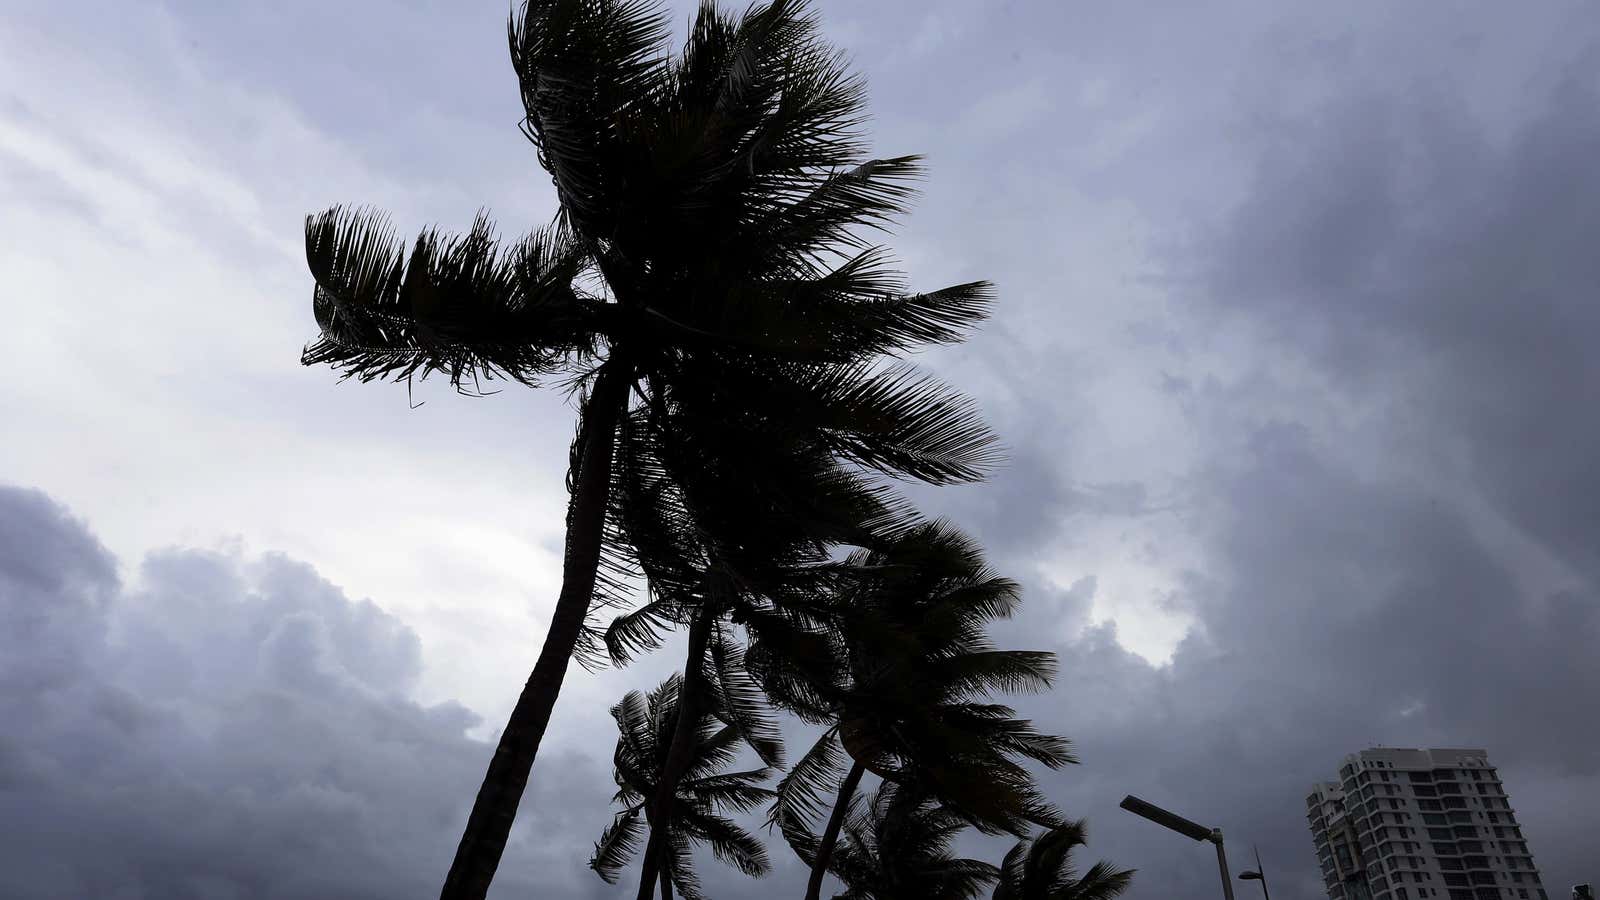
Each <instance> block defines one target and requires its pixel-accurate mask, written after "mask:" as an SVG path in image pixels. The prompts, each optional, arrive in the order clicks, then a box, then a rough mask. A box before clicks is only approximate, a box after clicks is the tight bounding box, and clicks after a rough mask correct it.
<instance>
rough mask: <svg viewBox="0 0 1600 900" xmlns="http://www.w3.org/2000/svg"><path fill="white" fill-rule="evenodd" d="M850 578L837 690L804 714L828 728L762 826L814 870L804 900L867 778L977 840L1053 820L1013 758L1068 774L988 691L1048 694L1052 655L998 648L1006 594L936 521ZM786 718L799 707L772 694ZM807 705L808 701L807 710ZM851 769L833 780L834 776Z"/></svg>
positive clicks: (869, 557) (1053, 749)
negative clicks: (962, 826) (897, 789)
mask: <svg viewBox="0 0 1600 900" xmlns="http://www.w3.org/2000/svg"><path fill="white" fill-rule="evenodd" d="M846 568H847V569H852V570H854V572H855V574H856V576H857V577H855V578H854V579H851V580H850V581H849V582H847V583H846V587H845V589H844V590H843V591H842V592H841V595H840V596H839V598H838V600H837V602H838V603H839V604H840V609H839V616H840V625H839V630H838V634H839V635H840V640H841V655H842V657H843V659H842V661H841V665H840V666H839V668H838V673H839V676H838V680H837V682H836V683H835V684H833V685H828V686H824V687H822V688H820V689H819V690H818V691H817V696H818V698H820V700H821V702H822V704H823V705H822V707H821V708H820V709H813V710H811V712H812V713H813V714H816V713H821V714H823V715H831V717H832V718H833V724H832V725H831V726H830V727H828V728H827V730H825V731H824V732H823V734H822V736H821V738H820V739H819V740H818V741H817V743H816V744H815V745H814V746H813V747H812V748H811V750H810V751H809V752H808V753H807V754H806V755H805V757H803V758H802V759H801V760H800V761H799V762H797V763H796V764H795V766H794V768H793V769H792V770H791V771H790V772H789V774H788V775H786V776H785V777H784V778H783V780H782V781H780V782H779V785H778V798H777V803H776V804H775V806H774V808H773V811H772V820H773V821H774V822H775V823H776V824H778V825H779V826H780V827H781V828H782V830H783V832H784V835H785V837H787V838H788V839H789V841H790V844H791V846H793V847H794V849H795V850H796V852H797V853H798V854H799V855H800V857H801V858H802V859H803V860H805V861H806V862H808V863H809V864H810V865H811V867H812V872H811V878H810V883H809V884H808V886H807V891H806V897H807V898H808V900H817V898H818V897H819V896H820V894H821V889H822V880H823V875H824V873H825V872H827V871H828V869H829V867H830V856H831V854H832V852H833V848H834V845H835V841H836V840H837V838H838V835H839V833H840V829H841V826H842V825H843V823H844V820H845V819H846V817H847V815H848V810H849V808H850V804H851V802H852V799H853V796H854V793H855V791H856V789H857V787H858V786H859V784H860V781H861V778H862V776H863V775H864V774H865V773H866V772H869V771H870V772H872V773H874V774H875V775H877V776H879V777H881V778H883V779H885V780H887V781H890V782H902V783H913V782H914V783H916V784H917V785H919V790H920V791H922V792H923V793H925V794H926V795H927V796H928V797H930V798H932V799H934V800H937V801H938V802H939V803H940V804H941V807H942V808H943V809H945V811H946V812H947V813H948V814H949V815H952V816H956V817H958V818H960V819H961V820H962V821H965V822H967V823H968V824H971V825H973V826H975V827H977V828H978V829H979V830H981V831H984V832H986V833H1000V832H1010V833H1013V834H1019V835H1020V834H1023V833H1026V830H1027V829H1028V828H1029V827H1030V825H1033V824H1043V825H1046V826H1047V827H1048V826H1051V825H1055V824H1058V823H1059V822H1061V821H1062V818H1061V815H1060V813H1059V812H1057V811H1056V810H1054V809H1053V808H1052V807H1051V806H1050V805H1049V804H1048V803H1047V802H1045V801H1044V799H1043V798H1042V797H1041V796H1040V795H1039V793H1038V791H1037V789H1036V788H1035V787H1034V784H1033V778H1032V776H1031V775H1030V774H1029V772H1028V771H1027V769H1026V768H1024V767H1023V766H1022V764H1021V763H1019V762H1018V758H1023V759H1031V760H1034V761H1036V762H1040V763H1043V764H1044V765H1046V766H1049V767H1051V768H1057V767H1060V766H1062V765H1066V764H1068V763H1071V762H1075V760H1074V759H1073V757H1072V755H1071V751H1070V747H1069V745H1068V744H1067V742H1066V741H1065V740H1063V739H1061V738H1057V737H1052V736H1049V735H1043V734H1040V733H1039V732H1037V731H1036V730H1034V728H1033V726H1032V724H1031V723H1029V722H1027V721H1026V720H1021V719H1017V718H1016V717H1015V716H1014V714H1013V711H1012V710H1011V709H1010V708H1009V707H1006V706H1002V705H999V704H995V703H991V702H987V701H988V697H989V695H990V693H991V692H994V691H1017V690H1037V689H1042V688H1044V687H1047V686H1048V685H1049V682H1050V678H1051V677H1052V675H1053V674H1054V670H1055V660H1054V657H1053V656H1052V655H1051V654H1049V653H1040V652H1031V651H1019V650H999V649H996V648H995V647H994V646H993V644H992V643H991V642H990V641H989V639H988V637H987V635H986V633H985V626H986V625H987V623H988V622H989V620H991V619H993V618H996V617H999V616H1005V615H1009V614H1010V612H1011V611H1012V610H1013V609H1014V607H1015V606H1016V604H1017V602H1018V594H1017V587H1016V585H1015V583H1013V582H1011V581H1009V580H1007V579H1004V578H1000V577H998V576H996V575H994V574H993V573H992V572H990V571H988V570H987V569H986V568H985V567H984V563H983V557H982V554H981V552H980V551H979V549H978V548H977V546H976V545H975V544H973V543H972V542H971V541H970V540H968V539H967V538H966V537H964V536H963V535H961V534H960V533H958V532H956V531H955V530H954V529H952V528H950V527H949V526H947V525H944V524H942V523H937V522H935V523H931V524H928V525H924V526H920V527H918V528H915V529H913V530H911V531H910V532H908V533H907V534H905V535H904V536H902V537H901V538H899V539H898V540H896V541H894V542H893V543H892V544H890V545H889V546H887V547H886V548H884V549H881V550H877V551H865V552H859V553H857V554H856V555H855V556H853V557H852V558H851V559H850V560H849V562H848V563H847V566H846ZM774 695H775V697H777V698H778V700H779V701H780V702H781V703H783V704H784V705H786V706H789V707H791V708H795V707H799V706H804V705H805V703H804V700H805V698H798V699H799V701H801V702H797V698H795V697H793V696H791V695H789V694H788V693H787V692H785V691H784V690H782V689H781V688H780V689H778V690H776V691H774ZM813 702H814V701H813ZM847 759H848V760H849V764H848V769H847V771H846V772H845V774H844V777H843V779H842V781H840V780H839V772H840V769H841V768H845V761H846V760H847ZM835 785H837V788H836V790H837V799H836V800H835V801H834V804H833V812H832V815H831V816H830V817H829V819H828V823H827V826H826V828H825V829H824V831H823V833H822V835H821V837H820V839H818V838H815V837H813V836H812V832H811V825H812V822H813V821H814V820H815V818H816V816H817V815H818V814H820V811H821V809H822V805H823V802H824V800H823V798H824V797H825V796H826V795H827V794H828V793H830V792H832V791H833V790H834V789H835V788H834V786H835Z"/></svg>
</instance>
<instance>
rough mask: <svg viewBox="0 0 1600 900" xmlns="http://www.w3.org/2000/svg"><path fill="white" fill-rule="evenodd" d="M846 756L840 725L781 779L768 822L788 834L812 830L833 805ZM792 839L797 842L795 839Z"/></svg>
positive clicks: (808, 751) (817, 743)
mask: <svg viewBox="0 0 1600 900" xmlns="http://www.w3.org/2000/svg"><path fill="white" fill-rule="evenodd" d="M845 759H846V757H845V754H844V748H843V747H842V746H840V744H839V731H838V728H837V727H834V728H830V729H828V730H827V731H824V732H823V733H822V735H821V736H820V737H818V738H817V741H816V743H814V744H812V745H811V749H810V750H807V751H806V754H805V756H802V757H800V759H799V760H798V761H796V762H795V764H794V767H793V768H791V769H790V770H789V773H788V774H787V775H785V776H783V778H782V779H780V780H779V781H778V785H777V797H776V800H775V802H774V803H773V806H772V810H771V812H770V813H768V815H767V824H768V825H769V826H770V825H774V824H776V825H777V826H778V827H779V828H780V829H781V830H782V831H783V834H784V837H785V838H789V837H790V836H791V834H793V835H797V836H798V835H809V834H811V832H812V831H813V829H814V828H815V825H816V822H817V821H818V820H819V819H820V818H821V817H822V815H823V813H824V811H825V810H826V809H828V808H829V803H830V798H831V797H832V796H833V795H834V794H836V793H837V792H838V789H839V781H840V779H841V778H843V777H844V769H845ZM790 843H791V845H793V844H794V841H793V840H791V841H790ZM795 849H796V852H799V850H800V848H799V847H796V848H795ZM802 858H803V856H802Z"/></svg>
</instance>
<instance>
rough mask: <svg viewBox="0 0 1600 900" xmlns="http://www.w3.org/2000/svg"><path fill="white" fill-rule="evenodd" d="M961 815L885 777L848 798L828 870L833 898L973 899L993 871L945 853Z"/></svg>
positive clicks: (992, 878)
mask: <svg viewBox="0 0 1600 900" xmlns="http://www.w3.org/2000/svg"><path fill="white" fill-rule="evenodd" d="M966 827H967V822H966V820H965V819H964V818H963V817H962V816H959V815H957V814H956V813H954V812H952V811H951V810H950V809H949V808H947V807H943V806H940V805H939V804H938V803H937V802H935V801H934V800H932V799H931V798H929V797H928V796H927V795H926V794H922V793H919V792H918V791H917V790H915V789H914V788H908V787H903V786H899V785H896V784H894V783H892V782H885V783H884V784H883V785H882V786H881V787H879V788H878V791H877V793H876V794H875V795H874V796H873V798H872V800H871V802H870V803H860V802H855V803H853V804H852V808H851V811H850V815H849V818H848V819H847V821H846V823H845V826H844V833H843V836H842V837H841V838H840V841H839V847H838V850H837V851H836V852H835V861H834V864H833V865H834V871H835V872H836V873H837V874H838V875H839V878H840V880H842V881H843V882H844V883H845V890H844V892H843V893H840V894H837V895H835V900H976V898H977V897H979V896H980V895H981V894H982V893H983V890H984V888H986V887H988V886H989V885H990V884H993V883H994V882H995V880H996V879H997V878H998V877H999V874H1000V873H999V871H998V870H997V869H995V867H994V866H992V865H990V864H989V863H986V862H981V861H979V860H975V859H962V858H960V857H957V856H954V855H953V854H952V853H951V850H950V845H951V843H952V842H953V841H954V840H955V837H956V835H958V834H960V833H961V831H962V829H964V828H966Z"/></svg>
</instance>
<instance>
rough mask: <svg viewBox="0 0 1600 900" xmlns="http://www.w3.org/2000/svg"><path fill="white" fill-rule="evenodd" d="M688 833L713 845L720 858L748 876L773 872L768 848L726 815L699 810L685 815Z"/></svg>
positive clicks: (685, 827)
mask: <svg viewBox="0 0 1600 900" xmlns="http://www.w3.org/2000/svg"><path fill="white" fill-rule="evenodd" d="M683 829H684V831H685V833H686V834H688V835H690V836H692V837H694V838H697V839H699V840H702V841H704V842H706V843H707V844H709V845H710V846H711V852H712V853H713V854H715V856H716V857H717V859H719V860H721V861H722V862H724V863H727V864H728V865H730V866H733V867H734V868H736V869H738V870H739V871H740V872H743V873H744V874H746V875H752V876H757V877H759V876H762V875H765V874H767V873H768V872H769V871H771V870H772V865H771V863H770V862H768V860H767V849H766V847H764V846H762V844H761V841H759V840H757V839H756V837H755V836H754V835H752V834H751V833H750V832H748V831H746V830H744V829H743V828H741V827H739V826H738V825H737V824H735V823H734V822H733V820H731V819H728V818H725V817H723V816H718V815H713V814H709V813H701V812H696V811H686V812H685V813H684V815H683Z"/></svg>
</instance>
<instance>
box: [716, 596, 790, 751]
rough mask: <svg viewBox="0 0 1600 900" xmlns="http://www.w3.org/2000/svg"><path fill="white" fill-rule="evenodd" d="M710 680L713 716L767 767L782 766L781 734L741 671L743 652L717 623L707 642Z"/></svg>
mask: <svg viewBox="0 0 1600 900" xmlns="http://www.w3.org/2000/svg"><path fill="white" fill-rule="evenodd" d="M710 649H711V667H710V669H711V671H710V673H709V674H710V675H711V676H712V677H711V679H710V682H711V688H712V693H713V696H714V697H715V706H714V709H715V714H716V715H717V716H718V717H719V718H721V719H723V721H726V722H727V723H728V724H730V725H732V726H734V727H735V728H737V729H738V730H739V734H740V736H741V737H743V738H744V740H745V743H747V744H749V745H750V747H751V749H753V750H755V751H756V755H757V756H759V757H761V761H762V762H763V763H765V764H766V765H768V766H782V765H783V732H782V731H781V730H779V728H778V723H777V720H776V719H774V718H773V716H772V709H771V707H769V706H768V705H767V702H766V698H765V697H764V696H763V695H762V693H761V689H760V688H759V687H757V686H756V683H755V682H754V681H752V680H751V679H750V675H749V674H748V673H747V672H746V671H745V667H744V663H745V659H744V649H743V648H741V647H740V646H739V645H738V644H737V643H736V642H735V641H733V640H732V639H731V638H730V637H729V635H728V633H727V631H726V629H725V628H724V627H723V626H722V624H721V623H718V624H717V625H716V631H715V632H714V633H713V635H712V639H711V641H710Z"/></svg>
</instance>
